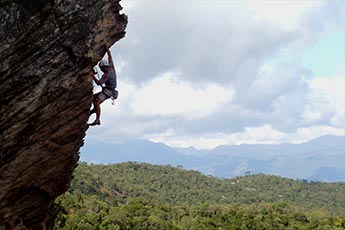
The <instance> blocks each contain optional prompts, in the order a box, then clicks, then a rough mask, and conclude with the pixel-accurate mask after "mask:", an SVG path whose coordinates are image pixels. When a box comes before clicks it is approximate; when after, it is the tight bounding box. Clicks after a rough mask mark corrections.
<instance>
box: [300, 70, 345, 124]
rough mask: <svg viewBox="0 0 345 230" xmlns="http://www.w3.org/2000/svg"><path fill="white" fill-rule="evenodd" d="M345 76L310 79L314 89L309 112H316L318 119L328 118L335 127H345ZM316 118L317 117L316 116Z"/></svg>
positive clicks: (310, 84)
mask: <svg viewBox="0 0 345 230" xmlns="http://www.w3.org/2000/svg"><path fill="white" fill-rule="evenodd" d="M344 85H345V77H333V78H322V77H319V78H314V79H312V80H310V81H309V87H310V89H311V90H312V94H311V104H310V106H309V110H307V111H306V117H307V118H308V114H316V117H317V118H318V120H321V119H322V118H324V119H327V122H329V124H331V125H334V126H335V127H342V128H344V127H345V100H344V98H345V90H344ZM314 118H315V117H314Z"/></svg>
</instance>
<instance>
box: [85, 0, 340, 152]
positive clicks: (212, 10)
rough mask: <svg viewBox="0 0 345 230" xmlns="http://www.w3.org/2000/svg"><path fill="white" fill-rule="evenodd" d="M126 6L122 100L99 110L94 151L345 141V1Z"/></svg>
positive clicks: (152, 1) (120, 59)
mask: <svg viewBox="0 0 345 230" xmlns="http://www.w3.org/2000/svg"><path fill="white" fill-rule="evenodd" d="M121 5H122V6H123V10H122V13H125V14H126V15H128V26H127V29H126V37H125V38H123V39H122V40H120V41H119V42H117V43H115V44H114V45H113V46H112V47H111V52H112V56H113V59H114V64H115V66H116V71H117V75H118V88H117V89H118V91H119V98H118V99H117V100H116V102H115V105H112V103H111V101H110V100H108V101H106V102H104V103H103V104H102V114H101V123H102V124H101V125H100V126H96V127H90V128H89V130H88V131H87V136H86V144H87V145H89V144H90V145H92V143H96V142H104V143H117V142H121V141H124V140H127V139H148V140H151V141H154V142H161V143H164V144H167V145H169V146H172V147H195V148H197V149H212V148H214V147H216V146H218V145H238V144H243V143H247V144H254V143H255V144H256V143H258V144H279V143H302V142H306V141H309V140H311V139H313V138H317V137H320V136H323V135H345V100H344V98H345V90H344V86H345V64H344V60H345V43H344V41H345V29H344V28H345V1H337V0H332V1H318V0H309V1H303V0H300V1H284V0H277V1H273V0H270V1H268V0H267V1H264V0H262V1H258V0H257V1H246V0H242V1H240V0H174V1H173V0H122V1H121ZM105 58H106V57H105ZM98 91H100V88H97V87H95V88H94V92H98ZM93 119H94V117H91V118H90V121H93Z"/></svg>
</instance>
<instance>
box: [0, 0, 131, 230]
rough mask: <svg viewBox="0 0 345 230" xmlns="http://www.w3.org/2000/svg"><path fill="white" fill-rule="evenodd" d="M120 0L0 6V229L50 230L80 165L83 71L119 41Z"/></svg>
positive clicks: (85, 95) (44, 0)
mask: <svg viewBox="0 0 345 230" xmlns="http://www.w3.org/2000/svg"><path fill="white" fill-rule="evenodd" d="M120 10H121V6H120V4H119V0H31V1H26V0H0V20H1V21H0V59H1V60H0V82H1V86H0V114H1V116H0V229H14V228H16V229H50V228H52V221H53V219H54V218H53V216H54V212H55V211H54V208H55V206H54V205H53V201H54V199H55V198H56V197H57V196H58V195H60V194H62V193H63V192H65V191H66V190H67V188H68V186H69V184H70V181H71V179H72V172H73V170H74V168H75V167H76V165H77V162H78V159H79V148H80V147H81V146H82V144H83V138H84V136H85V131H86V129H87V125H86V122H87V120H88V116H89V112H88V111H89V108H90V105H91V101H92V81H91V77H90V76H89V71H90V70H91V68H92V66H93V65H95V64H96V63H97V61H99V60H100V59H101V58H102V56H103V55H104V54H105V49H104V44H107V45H108V46H110V45H112V44H113V43H114V42H116V41H118V40H119V39H121V38H122V37H124V30H125V27H126V25H127V17H126V16H125V15H121V14H120V13H119V11H120Z"/></svg>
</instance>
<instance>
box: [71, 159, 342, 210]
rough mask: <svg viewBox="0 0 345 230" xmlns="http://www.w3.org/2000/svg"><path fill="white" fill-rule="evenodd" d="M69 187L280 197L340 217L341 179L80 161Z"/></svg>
mask: <svg viewBox="0 0 345 230" xmlns="http://www.w3.org/2000/svg"><path fill="white" fill-rule="evenodd" d="M69 192H70V193H72V194H75V193H79V192H81V193H82V194H85V195H96V196H97V197H99V199H102V200H105V199H113V200H116V202H118V203H125V202H126V201H127V199H128V198H133V197H142V198H148V199H149V200H156V201H158V202H162V203H167V204H170V205H179V204H188V205H198V204H203V203H205V202H207V203H210V204H212V203H215V204H253V203H255V204H257V203H276V202H286V203H289V204H291V205H296V206H299V207H304V208H306V210H308V211H312V210H315V209H317V210H324V211H328V212H330V213H332V214H340V215H342V216H345V208H344V207H345V183H321V182H308V181H305V180H292V179H287V178H282V177H279V176H270V175H263V174H257V175H247V176H244V177H236V178H231V179H218V178H215V177H211V176H205V175H203V174H201V173H200V172H198V171H192V170H184V169H181V168H177V167H171V166H157V165H150V164H146V163H132V162H128V163H122V164H113V165H87V164H86V163H81V164H80V165H79V166H78V168H77V170H76V171H75V174H74V180H73V181H72V185H71V188H70V190H69Z"/></svg>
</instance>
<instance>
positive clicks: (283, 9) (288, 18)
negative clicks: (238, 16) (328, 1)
mask: <svg viewBox="0 0 345 230" xmlns="http://www.w3.org/2000/svg"><path fill="white" fill-rule="evenodd" d="M324 3H325V1H323V0H313V1H310V0H309V1H308V0H300V1H293V2H292V1H291V0H279V1H268V0H266V1H247V4H246V6H247V7H248V9H249V10H251V11H252V12H253V15H254V17H255V18H256V19H258V20H262V21H264V22H266V23H270V24H276V25H277V26H279V27H283V28H284V29H286V30H293V29H296V28H297V27H299V26H300V23H301V21H302V19H303V17H305V16H306V15H307V14H308V13H310V12H312V11H314V10H315V9H317V8H319V7H321V6H322V5H323V4H324Z"/></svg>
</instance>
